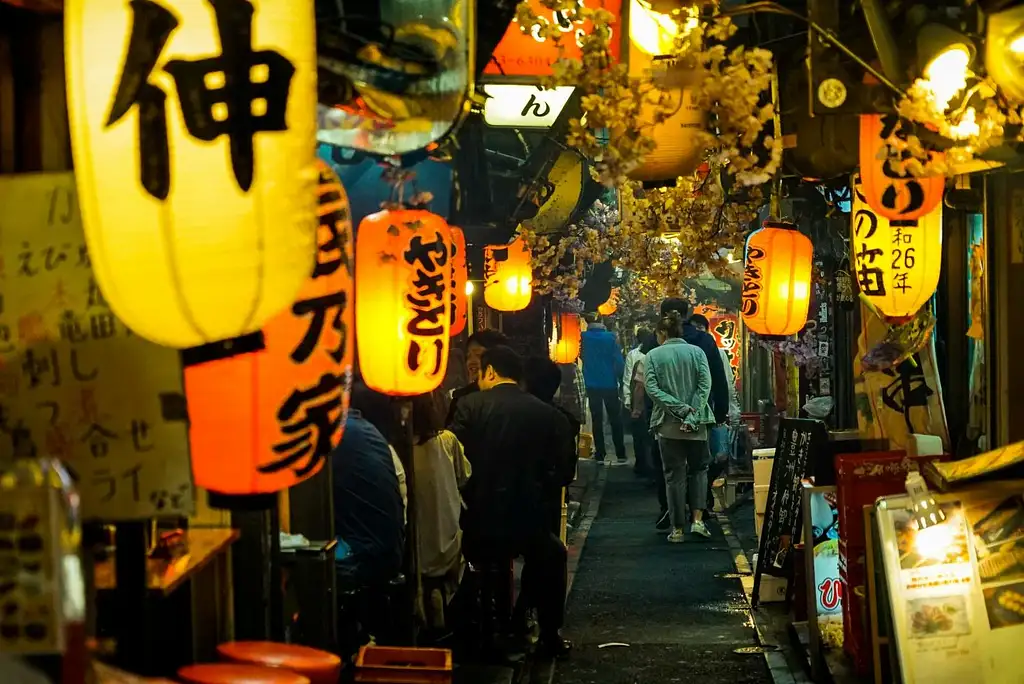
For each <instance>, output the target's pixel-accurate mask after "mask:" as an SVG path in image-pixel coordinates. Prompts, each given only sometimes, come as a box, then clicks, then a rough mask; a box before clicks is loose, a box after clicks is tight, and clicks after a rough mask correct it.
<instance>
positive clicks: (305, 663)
mask: <svg viewBox="0 0 1024 684" xmlns="http://www.w3.org/2000/svg"><path fill="white" fill-rule="evenodd" d="M217 653H219V654H220V657H221V659H222V660H226V661H229V662H233V663H244V664H247V665H258V666H260V667H273V668H279V669H282V670H290V671H292V672H297V673H299V674H300V675H302V676H304V677H307V678H309V681H310V684H338V678H339V677H340V676H341V658H339V657H338V656H336V655H334V654H333V653H328V652H327V651H321V650H319V649H316V648H310V647H308V646H299V645H297V644H278V643H275V642H273V641H231V642H228V643H226V644H221V645H220V646H218V647H217Z"/></svg>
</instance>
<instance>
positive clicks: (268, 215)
mask: <svg viewBox="0 0 1024 684" xmlns="http://www.w3.org/2000/svg"><path fill="white" fill-rule="evenodd" d="M64 27H65V55H66V63H67V67H66V68H67V83H68V87H67V91H68V112H69V115H70V119H71V144H72V151H73V153H74V161H75V178H76V181H77V184H78V196H79V197H80V201H81V205H82V206H81V211H82V221H83V223H84V226H85V239H86V244H87V246H88V255H89V257H90V258H91V260H92V268H93V271H94V272H95V273H96V279H97V281H98V284H99V286H100V289H101V290H102V291H103V294H104V296H105V297H106V299H107V301H108V302H109V303H110V307H111V308H112V309H113V310H114V312H115V313H116V314H117V316H118V317H119V318H120V319H121V320H122V321H124V323H125V324H126V325H127V326H128V327H130V328H131V329H132V330H134V331H135V332H136V333H138V334H139V335H140V336H142V337H145V338H147V339H150V340H152V341H154V342H156V343H158V344H162V345H166V346H169V347H178V348H184V347H193V346H199V345H202V344H206V343H209V342H214V341H217V340H223V339H228V338H232V337H237V336H240V335H243V334H247V333H252V332H255V331H257V330H259V329H260V328H262V327H263V325H264V324H265V323H266V322H267V321H268V320H269V319H270V318H271V317H273V316H274V315H275V314H277V313H279V312H281V311H283V310H284V309H286V308H287V307H288V306H289V305H290V304H291V303H292V302H293V301H294V299H295V296H296V294H297V292H298V291H299V288H300V287H301V286H302V285H303V283H304V282H305V281H306V280H307V278H308V277H309V270H310V268H311V265H312V264H313V259H314V254H315V250H316V231H317V213H316V204H317V192H316V184H317V178H318V174H317V167H316V160H315V149H316V130H315V125H316V36H315V23H314V12H313V3H312V2H311V1H308V2H301V1H300V2H298V3H296V2H292V1H291V0H261V1H260V2H259V3H253V2H250V0H217V1H214V0H206V1H205V2H203V1H200V0H132V2H127V1H126V0H67V5H66V11H65V17H64Z"/></svg>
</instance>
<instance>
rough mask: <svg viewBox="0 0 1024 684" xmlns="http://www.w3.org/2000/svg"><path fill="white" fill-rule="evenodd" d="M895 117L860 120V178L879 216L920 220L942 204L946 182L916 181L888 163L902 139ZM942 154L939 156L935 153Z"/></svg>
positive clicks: (938, 179)
mask: <svg viewBox="0 0 1024 684" xmlns="http://www.w3.org/2000/svg"><path fill="white" fill-rule="evenodd" d="M905 135H906V134H905V133H904V132H903V131H902V130H901V126H900V120H899V117H898V116H896V115H890V116H884V117H883V116H882V115H880V114H862V115H861V117H860V174H861V179H862V184H863V186H862V187H863V189H862V192H863V195H864V198H865V201H866V202H867V204H868V206H870V207H871V208H872V209H873V210H874V211H875V212H876V213H877V214H878V215H879V216H882V217H885V218H887V219H891V220H894V221H899V220H913V219H919V218H922V217H923V216H925V215H927V214H929V213H931V211H932V210H933V209H934V208H935V207H936V206H938V205H939V203H940V202H941V201H942V193H943V191H944V190H945V187H946V179H945V178H944V177H942V176H932V177H930V178H914V177H913V176H911V175H910V174H909V173H908V172H903V171H897V170H896V169H894V168H893V165H892V162H890V160H889V155H890V154H897V155H898V154H899V153H898V152H893V151H892V150H891V149H890V145H889V142H888V141H889V140H890V139H891V138H892V137H894V136H895V137H897V138H902V137H905ZM934 154H940V153H934Z"/></svg>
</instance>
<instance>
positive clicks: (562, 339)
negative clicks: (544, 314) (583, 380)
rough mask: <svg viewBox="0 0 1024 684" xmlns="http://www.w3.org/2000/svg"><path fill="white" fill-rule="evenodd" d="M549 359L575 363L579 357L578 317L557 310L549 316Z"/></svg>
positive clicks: (556, 361) (557, 361)
mask: <svg viewBox="0 0 1024 684" xmlns="http://www.w3.org/2000/svg"><path fill="white" fill-rule="evenodd" d="M551 323H552V325H551V342H550V345H549V346H550V348H551V349H550V353H551V360H552V361H554V362H555V363H576V359H578V358H579V357H580V333H581V331H580V317H579V315H578V314H573V313H566V312H564V311H563V312H557V313H554V314H552V316H551Z"/></svg>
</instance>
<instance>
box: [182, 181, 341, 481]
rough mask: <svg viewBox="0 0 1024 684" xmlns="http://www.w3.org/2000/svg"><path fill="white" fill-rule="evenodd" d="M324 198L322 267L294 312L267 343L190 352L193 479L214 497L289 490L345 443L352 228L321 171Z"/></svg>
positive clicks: (272, 329)
mask: <svg viewBox="0 0 1024 684" xmlns="http://www.w3.org/2000/svg"><path fill="white" fill-rule="evenodd" d="M319 195H320V207H319V214H320V229H319V230H320V234H319V240H318V244H319V247H318V250H317V257H316V265H315V266H314V268H313V273H312V276H310V275H309V274H307V280H306V283H305V285H303V286H302V289H301V290H299V296H298V299H297V300H296V301H295V302H294V304H292V306H291V308H290V309H287V310H286V311H284V312H282V313H280V314H278V315H277V316H275V317H274V318H272V319H271V320H270V322H269V323H267V325H266V326H265V327H264V328H263V332H262V334H261V335H255V336H249V337H248V338H242V339H240V340H231V341H228V342H224V343H216V344H212V345H207V346H206V347H199V348H196V349H190V350H188V351H187V352H185V357H186V364H187V365H186V367H185V392H186V397H187V401H188V413H189V423H190V426H189V442H190V447H191V453H192V472H193V473H194V476H195V483H196V484H197V485H199V486H200V487H203V488H205V489H207V490H210V491H211V492H215V493H217V494H227V495H259V494H270V493H273V492H277V491H280V490H282V489H287V488H288V487H291V486H292V485H294V484H296V483H298V482H301V481H302V480H305V479H306V478H309V477H312V476H313V475H315V474H316V473H317V472H319V470H320V469H321V468H322V467H323V463H324V459H325V458H326V457H327V456H328V454H329V452H330V451H331V449H332V448H333V447H334V446H335V445H337V443H338V441H339V440H340V439H341V431H342V426H343V424H344V417H345V412H346V411H347V410H348V393H349V386H350V384H351V377H352V362H353V357H354V355H355V353H354V345H353V335H352V329H353V323H354V314H353V311H352V306H351V294H352V273H351V256H352V221H351V218H350V216H349V206H348V197H347V196H346V195H345V190H344V189H343V188H342V187H341V184H340V183H339V182H338V178H337V176H335V175H334V172H333V171H331V170H330V168H328V167H327V165H326V164H323V163H322V162H321V166H320V186H319ZM260 337H262V347H263V348H262V349H260V345H259V342H260V339H259V338H260ZM253 338H255V339H253ZM246 345H251V346H249V347H248V348H247V347H246ZM246 352H248V353H246ZM232 353H234V354H235V355H231V356H227V355H228V354H232ZM225 356H226V358H224V357H225Z"/></svg>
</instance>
